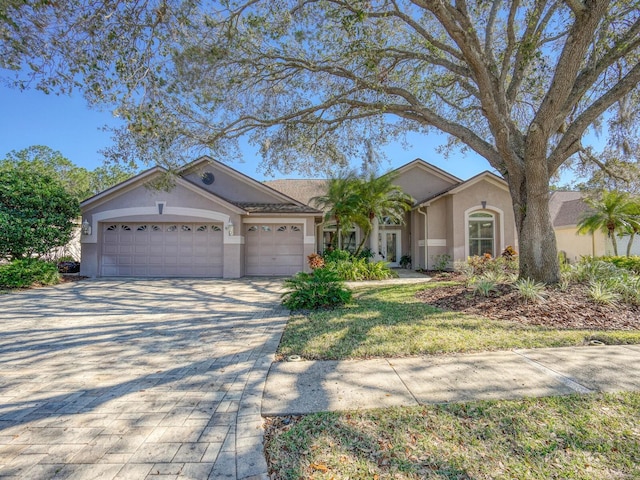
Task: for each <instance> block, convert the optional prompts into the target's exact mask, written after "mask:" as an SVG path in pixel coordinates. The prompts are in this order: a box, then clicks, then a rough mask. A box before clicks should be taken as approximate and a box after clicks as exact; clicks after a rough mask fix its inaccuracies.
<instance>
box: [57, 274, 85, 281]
mask: <svg viewBox="0 0 640 480" xmlns="http://www.w3.org/2000/svg"><path fill="white" fill-rule="evenodd" d="M85 278H89V277H85V276H82V275H69V274H64V273H63V274H61V275H60V283H69V282H78V281H80V280H84V279H85Z"/></svg>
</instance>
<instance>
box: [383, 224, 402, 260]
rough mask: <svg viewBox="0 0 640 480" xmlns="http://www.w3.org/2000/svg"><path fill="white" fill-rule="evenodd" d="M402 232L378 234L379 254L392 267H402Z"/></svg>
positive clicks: (387, 231)
mask: <svg viewBox="0 0 640 480" xmlns="http://www.w3.org/2000/svg"><path fill="white" fill-rule="evenodd" d="M400 235H401V231H400V230H380V231H379V232H378V253H379V255H380V256H382V260H384V261H385V262H389V266H390V267H398V266H400V257H401V256H402V241H401V237H400Z"/></svg>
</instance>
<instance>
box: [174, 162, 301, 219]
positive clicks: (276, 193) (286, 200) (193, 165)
mask: <svg viewBox="0 0 640 480" xmlns="http://www.w3.org/2000/svg"><path fill="white" fill-rule="evenodd" d="M205 163H207V164H210V165H215V167H216V168H219V169H220V170H223V171H224V172H225V173H227V174H228V175H230V176H232V177H234V178H236V179H238V180H240V181H242V182H244V183H247V184H249V185H251V186H252V187H254V188H257V189H258V190H262V191H263V192H265V193H268V194H270V195H272V196H274V197H275V198H276V199H279V200H281V201H282V202H283V203H293V204H294V205H297V206H298V207H308V205H307V204H305V203H303V202H300V201H299V200H297V199H295V198H293V197H291V196H289V195H287V194H286V193H284V192H281V191H279V190H277V189H275V188H271V187H270V186H269V185H267V184H266V183H264V182H259V181H258V180H256V179H254V178H251V177H249V176H248V175H245V174H244V173H242V172H239V171H238V170H236V169H234V168H231V167H229V166H228V165H225V164H224V163H222V162H219V161H217V160H214V159H213V158H211V157H209V156H207V155H203V156H201V157H200V158H197V159H196V160H194V161H193V162H191V163H188V164H187V165H184V166H183V167H181V168H179V169H178V174H179V175H184V174H186V173H187V172H189V171H190V170H193V169H195V168H197V167H199V166H201V165H203V164H205ZM238 203H240V202H238ZM273 204H274V205H275V202H274V203H273Z"/></svg>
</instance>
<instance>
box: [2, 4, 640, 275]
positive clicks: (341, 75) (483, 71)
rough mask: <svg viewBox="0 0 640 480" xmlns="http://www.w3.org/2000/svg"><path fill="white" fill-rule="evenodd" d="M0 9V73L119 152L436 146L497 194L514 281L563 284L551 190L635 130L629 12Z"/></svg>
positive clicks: (537, 8)
mask: <svg viewBox="0 0 640 480" xmlns="http://www.w3.org/2000/svg"><path fill="white" fill-rule="evenodd" d="M1 5H2V8H3V9H4V12H0V13H2V14H0V19H2V18H4V19H5V21H4V24H3V25H2V26H1V27H0V28H1V29H2V35H0V66H3V67H5V68H12V69H15V70H16V71H17V72H18V74H17V75H16V76H15V77H13V80H14V81H15V82H16V83H17V84H18V85H20V86H23V87H26V86H30V85H36V86H37V87H38V88H40V89H42V90H44V91H52V90H62V91H68V90H69V89H71V88H82V89H83V92H84V94H85V95H86V97H87V99H88V100H89V101H90V102H91V103H95V104H110V105H113V107H114V108H115V111H116V112H117V114H118V115H120V116H122V117H123V118H124V119H125V120H127V122H128V127H126V128H125V129H123V130H121V131H120V137H119V138H120V141H119V143H118V146H119V147H122V148H119V149H117V150H119V151H118V152H116V153H117V154H118V155H121V156H123V155H124V156H126V155H127V154H128V155H130V156H134V157H136V158H139V159H142V160H148V161H153V162H158V161H170V162H173V161H178V160H184V156H185V155H186V156H189V155H192V152H193V149H194V148H206V149H208V150H209V151H210V153H211V154H212V155H213V156H215V157H217V158H222V159H226V158H229V155H231V154H234V153H237V152H238V151H239V150H238V149H237V145H238V143H237V142H238V140H239V139H244V138H245V137H246V136H248V138H249V140H250V141H251V142H253V143H255V144H257V145H259V146H260V148H261V154H262V156H263V159H264V163H263V167H264V168H265V169H266V170H269V169H270V168H273V167H276V168H278V169H279V170H281V171H283V172H287V171H290V170H291V169H298V170H307V171H309V170H312V171H317V170H318V169H319V168H329V167H330V166H332V165H336V164H339V165H344V164H345V163H346V161H347V159H350V158H352V157H354V156H357V155H360V156H363V155H366V152H367V148H370V147H371V146H374V147H375V146H376V145H380V144H382V143H384V142H386V141H388V140H390V139H394V138H399V137H402V136H403V134H404V133H405V132H407V131H417V132H428V131H429V130H430V129H432V128H435V129H438V130H440V131H442V132H445V133H447V134H449V136H450V139H451V146H456V145H458V146H462V147H463V148H468V149H471V150H473V151H475V152H476V153H478V154H479V155H481V156H483V157H484V158H486V159H487V160H488V162H489V163H490V164H491V165H492V167H493V168H494V169H495V170H496V171H498V172H499V173H500V174H501V175H503V176H504V177H505V179H506V180H507V181H508V183H509V186H510V192H511V196H512V199H513V207H514V213H515V219H516V226H517V231H518V237H519V241H520V274H521V276H528V277H532V278H535V279H536V280H541V281H547V282H555V281H557V280H558V279H559V264H558V260H557V257H556V245H555V237H554V233H553V228H552V225H551V222H550V217H549V212H548V190H549V182H550V178H551V176H552V175H553V174H554V173H555V172H556V171H557V170H558V168H559V167H560V166H562V165H563V164H564V163H565V162H567V161H568V160H570V159H571V158H573V157H574V156H576V155H577V154H579V153H581V152H583V151H584V147H583V144H582V139H583V137H584V135H585V133H586V132H587V131H588V129H589V128H591V127H592V126H594V125H598V124H599V123H602V122H604V121H605V120H607V119H609V120H610V121H609V133H610V135H619V136H624V133H621V132H625V131H629V130H630V128H632V127H633V126H634V125H635V123H636V118H637V112H638V97H639V92H638V88H637V85H638V82H639V80H640V64H639V62H638V60H639V53H640V2H638V1H633V0H614V1H608V0H564V1H560V0H555V1H554V0H522V1H517V0H490V1H486V0H451V1H442V0H377V1H376V0H373V1H372V0H354V1H344V0H303V1H300V0H276V1H272V0H268V1H267V0H221V1H213V2H198V1H197V0H184V1H176V2H170V3H168V2H165V1H163V0H149V1H147V2H135V3H130V2H124V1H118V0H106V1H104V2H101V3H100V4H98V5H95V4H87V3H85V2H81V1H79V0H70V1H68V2H38V3H23V2H11V1H9V2H4V3H2V4H1ZM25 66H26V67H27V68H25ZM129 158H130V157H129Z"/></svg>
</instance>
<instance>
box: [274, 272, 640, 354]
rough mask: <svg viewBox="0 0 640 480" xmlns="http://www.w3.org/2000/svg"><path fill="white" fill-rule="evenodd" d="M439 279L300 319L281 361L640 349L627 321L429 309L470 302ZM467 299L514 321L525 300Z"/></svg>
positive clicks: (366, 290)
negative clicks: (539, 319) (444, 299)
mask: <svg viewBox="0 0 640 480" xmlns="http://www.w3.org/2000/svg"><path fill="white" fill-rule="evenodd" d="M439 279H440V281H438V280H436V279H434V281H432V282H428V283H421V284H413V285H391V286H377V287H360V288H357V289H355V290H354V298H353V301H352V302H351V303H350V304H348V305H345V306H344V307H339V308H335V309H329V310H318V311H313V312H305V313H299V314H294V315H292V316H291V317H290V318H289V321H288V322H287V327H286V329H285V331H284V334H283V337H282V340H281V342H280V346H279V349H278V359H279V360H283V359H286V358H287V357H288V356H290V355H299V356H301V357H302V358H303V359H307V360H344V359H358V358H374V357H378V358H381V357H403V356H409V355H432V354H449V353H464V352H480V351H489V350H508V349H513V348H542V347H563V346H580V345H588V344H589V343H591V342H592V341H594V340H597V341H601V342H603V343H606V344H611V345H614V344H632V343H640V329H638V328H631V325H632V323H631V320H629V319H628V320H627V321H626V323H625V324H624V325H622V324H619V325H621V326H619V328H618V327H616V326H614V324H612V323H611V322H609V323H607V322H605V321H604V320H602V321H600V323H598V322H597V321H596V320H594V321H593V322H591V323H590V324H588V325H587V324H586V323H585V326H582V327H578V326H576V324H575V322H576V321H575V320H572V321H571V322H573V323H571V322H570V323H569V324H566V323H562V322H558V321H554V320H553V319H552V318H551V317H549V321H548V322H547V323H535V322H533V321H529V322H527V321H524V320H523V319H521V318H515V317H520V316H522V315H521V314H518V315H513V317H508V318H507V319H504V318H489V317H488V316H487V315H486V314H487V313H489V312H491V311H494V310H493V309H492V307H489V306H487V307H485V308H483V307H482V306H481V305H482V304H481V303H477V304H476V305H477V307H476V308H477V312H476V313H474V314H472V313H469V312H465V311H455V310H453V309H452V307H451V305H448V304H447V305H442V306H441V307H435V306H433V305H430V304H427V303H426V302H425V298H437V297H438V296H443V295H444V296H448V297H449V298H453V297H456V296H460V297H465V296H467V292H466V291H465V290H464V288H465V287H464V285H463V284H461V283H459V282H450V281H446V280H447V277H446V276H445V277H439ZM443 280H444V281H443ZM458 293H459V295H458ZM430 296H433V297H430ZM509 298H510V297H509ZM463 300H464V301H467V302H486V303H487V305H490V304H491V303H492V302H495V303H496V304H497V305H498V306H499V307H500V308H503V309H505V316H511V315H512V313H513V312H516V311H517V310H515V309H516V304H517V305H520V300H518V301H515V300H513V299H512V300H511V303H507V301H508V300H504V303H501V302H503V300H500V298H498V297H488V298H481V297H479V296H478V297H477V298H466V299H461V300H460V301H463ZM552 303H553V302H547V304H552ZM556 303H558V302H556ZM592 303H593V302H592ZM569 305H571V304H569ZM496 308H498V307H496ZM523 308H529V307H526V306H523ZM531 308H533V307H531ZM536 308H540V307H536ZM553 308H560V307H553ZM583 308H585V307H584V306H581V305H580V304H575V307H570V306H567V311H570V310H572V311H573V313H575V314H576V317H577V316H578V315H579V314H580V310H581V309H583ZM613 308H618V307H612V306H607V307H605V308H604V310H603V311H604V312H607V313H606V315H607V316H605V317H602V318H609V316H608V315H609V311H612V310H613ZM619 308H621V309H622V308H623V307H622V306H621V307H619ZM445 309H446V310H445ZM523 318H524V317H523ZM636 321H637V319H636ZM585 322H586V320H585ZM615 325H618V324H615Z"/></svg>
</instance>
